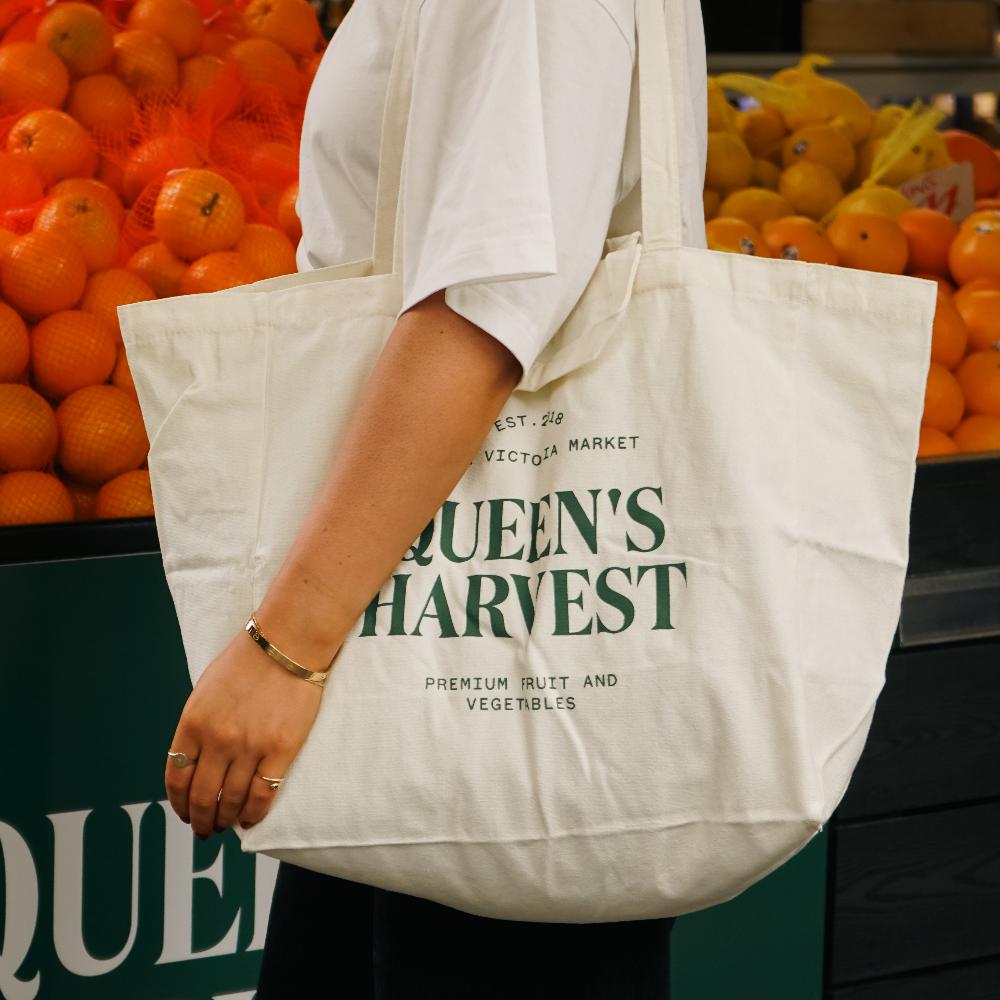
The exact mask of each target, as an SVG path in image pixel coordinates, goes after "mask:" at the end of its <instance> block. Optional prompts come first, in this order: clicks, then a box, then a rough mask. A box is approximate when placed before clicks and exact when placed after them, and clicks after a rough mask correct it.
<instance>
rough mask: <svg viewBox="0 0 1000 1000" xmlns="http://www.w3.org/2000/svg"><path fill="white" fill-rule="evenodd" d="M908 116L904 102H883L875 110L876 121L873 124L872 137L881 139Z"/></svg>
mask: <svg viewBox="0 0 1000 1000" xmlns="http://www.w3.org/2000/svg"><path fill="white" fill-rule="evenodd" d="M905 117H906V108H905V107H903V105H902V104H883V105H882V107H880V108H879V109H878V111H876V112H875V122H874V124H873V125H872V131H871V135H870V136H869V138H870V139H881V138H882V136H884V135H888V134H889V133H890V132H891V131H892V130H893V129H894V128H895V127H896V126H897V125H898V124H899V123H900V121H901V120H902V119H903V118H905Z"/></svg>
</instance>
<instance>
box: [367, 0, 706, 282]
mask: <svg viewBox="0 0 1000 1000" xmlns="http://www.w3.org/2000/svg"><path fill="white" fill-rule="evenodd" d="M420 2H421V0H406V3H405V4H404V7H403V16H402V23H401V25H400V30H399V35H398V37H397V40H396V46H395V51H394V52H393V58H392V66H391V69H390V71H389V82H388V86H387V93H386V101H385V107H384V111H383V115H382V139H381V144H380V149H379V175H378V189H377V193H376V198H375V239H374V247H373V262H374V263H373V273H374V274H392V273H401V272H402V262H403V252H402V250H403V248H402V244H403V238H402V237H403V217H402V216H403V212H402V202H403V199H402V198H400V196H399V195H400V190H401V185H402V183H403V180H404V173H403V171H404V169H405V165H404V159H405V157H404V152H405V145H406V126H407V121H408V119H409V112H410V99H411V96H412V91H413V64H414V60H415V57H416V49H417V24H418V17H419V10H420ZM685 37H686V36H685V25H684V4H683V2H682V0H636V44H637V46H638V53H637V55H638V63H639V66H638V69H639V72H638V88H639V137H640V177H641V194H642V235H643V246H644V247H646V248H650V247H654V246H657V247H659V246H663V247H676V246H680V245H681V238H682V221H681V218H682V216H681V204H682V192H681V169H680V162H681V161H680V142H681V138H680V115H679V114H678V110H677V109H678V108H680V107H682V106H683V104H682V101H683V100H686V94H687V88H688V78H687V74H688V67H687V59H686V54H685V49H684V44H683V39H684V38H685Z"/></svg>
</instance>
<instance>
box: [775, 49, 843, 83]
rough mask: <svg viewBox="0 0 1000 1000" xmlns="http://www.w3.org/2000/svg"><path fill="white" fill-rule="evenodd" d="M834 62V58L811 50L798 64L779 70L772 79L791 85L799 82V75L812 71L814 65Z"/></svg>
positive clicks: (825, 64) (826, 64)
mask: <svg viewBox="0 0 1000 1000" xmlns="http://www.w3.org/2000/svg"><path fill="white" fill-rule="evenodd" d="M832 62H833V60H832V59H831V58H830V57H829V56H821V55H818V54H816V53H815V52H809V53H806V54H805V55H803V56H802V58H801V59H799V61H798V63H797V64H796V65H794V66H788V67H786V68H785V69H780V70H778V72H777V73H775V74H774V75H773V76H772V77H771V80H772V81H773V82H774V83H781V84H784V85H785V86H790V85H792V84H794V83H796V82H798V79H799V76H800V74H802V73H803V72H809V71H811V70H812V68H813V67H814V66H829V65H830V64H831V63H832Z"/></svg>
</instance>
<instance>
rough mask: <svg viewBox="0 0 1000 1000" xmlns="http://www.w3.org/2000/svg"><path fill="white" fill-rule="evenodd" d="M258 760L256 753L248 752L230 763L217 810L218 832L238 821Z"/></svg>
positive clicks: (216, 824)
mask: <svg viewBox="0 0 1000 1000" xmlns="http://www.w3.org/2000/svg"><path fill="white" fill-rule="evenodd" d="M257 760H258V758H257V755H256V754H253V755H250V754H247V755H244V756H240V757H238V758H237V759H236V760H234V761H232V762H231V763H230V765H229V770H228V771H226V780H225V782H224V784H223V785H222V791H221V793H220V795H219V801H218V805H217V808H216V811H215V832H216V833H222V831H223V830H228V829H229V827H231V826H232V825H233V823H235V822H236V817H237V816H238V815H239V813H240V810H241V809H242V808H243V805H244V803H245V802H246V800H247V796H248V795H249V794H250V785H251V783H252V782H253V780H254V776H253V775H254V771H255V770H256V765H257ZM257 780H258V781H259V780H260V779H259V778H258V779H257Z"/></svg>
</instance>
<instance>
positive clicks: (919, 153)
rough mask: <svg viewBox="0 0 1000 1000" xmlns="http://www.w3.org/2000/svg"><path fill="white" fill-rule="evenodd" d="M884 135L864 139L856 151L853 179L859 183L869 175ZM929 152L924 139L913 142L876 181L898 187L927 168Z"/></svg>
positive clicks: (883, 140)
mask: <svg viewBox="0 0 1000 1000" xmlns="http://www.w3.org/2000/svg"><path fill="white" fill-rule="evenodd" d="M884 142H885V136H881V137H880V138H878V139H866V140H865V141H864V142H863V143H862V144H861V147H860V149H859V152H858V166H857V172H856V173H855V175H854V177H855V181H856V183H857V184H861V183H862V182H863V181H864V180H865V179H866V178H867V177H869V176H870V175H871V172H872V165H873V164H874V162H875V158H876V157H877V156H878V153H879V150H880V149H881V148H882V144H883V143H884ZM929 152H930V149H929V147H928V144H927V143H926V142H925V141H924V140H922V139H921V140H920V141H918V142H915V143H913V145H911V146H910V147H909V148H908V149H906V150H904V151H903V152H902V154H901V155H900V156H899V157H898V159H896V161H895V162H894V163H893V164H892V166H890V167H889V169H888V170H887V171H886V172H885V173H884V174H882V176H881V177H879V180H878V182H879V183H880V184H883V185H885V186H886V187H899V185H900V184H902V183H904V182H905V181H908V180H909V179H910V178H911V177H916V175H917V174H922V173H923V172H924V171H925V170H926V169H927V156H928V153H929Z"/></svg>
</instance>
